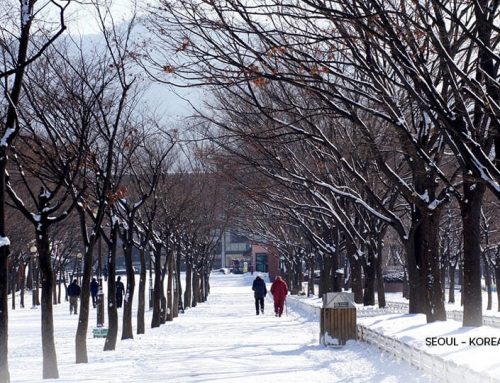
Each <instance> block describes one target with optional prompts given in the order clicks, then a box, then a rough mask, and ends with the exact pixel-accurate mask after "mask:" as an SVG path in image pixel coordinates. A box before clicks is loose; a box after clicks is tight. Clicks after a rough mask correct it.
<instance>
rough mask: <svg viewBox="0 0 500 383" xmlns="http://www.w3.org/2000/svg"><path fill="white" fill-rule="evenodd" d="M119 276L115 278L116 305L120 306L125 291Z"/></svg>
mask: <svg viewBox="0 0 500 383" xmlns="http://www.w3.org/2000/svg"><path fill="white" fill-rule="evenodd" d="M121 279H122V278H121V277H118V278H116V307H117V308H120V307H122V303H123V294H124V293H125V286H124V285H123V282H122V281H121Z"/></svg>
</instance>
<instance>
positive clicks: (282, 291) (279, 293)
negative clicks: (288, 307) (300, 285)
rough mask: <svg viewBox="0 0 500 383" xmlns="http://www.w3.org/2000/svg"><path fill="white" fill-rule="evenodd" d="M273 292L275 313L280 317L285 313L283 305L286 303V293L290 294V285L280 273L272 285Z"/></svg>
mask: <svg viewBox="0 0 500 383" xmlns="http://www.w3.org/2000/svg"><path fill="white" fill-rule="evenodd" d="M271 294H272V295H273V300H274V314H275V316H277V317H280V316H281V314H283V307H284V305H285V299H286V295H287V294H288V285H287V284H286V282H285V281H284V280H283V279H282V278H281V277H280V276H279V275H278V276H277V277H276V279H275V280H274V282H273V284H272V285H271Z"/></svg>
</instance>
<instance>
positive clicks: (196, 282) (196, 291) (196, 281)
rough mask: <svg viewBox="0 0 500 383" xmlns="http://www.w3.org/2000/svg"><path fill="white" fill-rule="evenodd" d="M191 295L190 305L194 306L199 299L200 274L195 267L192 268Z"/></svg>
mask: <svg viewBox="0 0 500 383" xmlns="http://www.w3.org/2000/svg"><path fill="white" fill-rule="evenodd" d="M192 288H193V297H192V303H191V307H196V306H197V305H198V302H199V301H200V274H199V271H198V270H197V268H193V287H192Z"/></svg>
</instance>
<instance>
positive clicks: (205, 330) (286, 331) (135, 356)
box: [9, 275, 431, 383]
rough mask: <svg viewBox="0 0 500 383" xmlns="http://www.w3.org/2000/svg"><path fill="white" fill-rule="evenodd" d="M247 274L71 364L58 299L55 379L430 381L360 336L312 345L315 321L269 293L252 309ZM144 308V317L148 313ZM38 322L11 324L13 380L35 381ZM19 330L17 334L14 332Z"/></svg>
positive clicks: (224, 280)
mask: <svg viewBox="0 0 500 383" xmlns="http://www.w3.org/2000/svg"><path fill="white" fill-rule="evenodd" d="M252 279H253V277H250V276H242V275H213V277H212V278H211V284H212V288H211V294H210V297H209V300H208V302H206V303H203V304H200V305H198V307H196V308H193V309H190V310H187V311H186V313H185V314H181V315H180V317H179V318H176V319H175V320H174V322H170V323H167V324H166V325H164V326H162V327H160V328H159V329H149V328H147V329H146V334H144V335H141V336H137V335H136V336H135V339H134V340H129V341H118V345H117V350H116V351H114V352H103V351H102V345H103V342H104V341H103V339H92V338H90V339H88V347H89V350H93V351H92V352H91V353H90V355H89V359H90V361H89V364H84V365H82V364H80V365H75V364H74V363H73V360H74V351H73V347H74V346H73V342H74V341H73V339H74V330H73V329H74V328H76V317H74V316H69V315H68V314H67V310H68V308H67V303H66V304H63V305H59V306H57V310H58V311H61V312H60V313H59V312H57V313H56V329H57V328H59V331H58V334H59V335H58V337H57V344H56V347H57V349H58V358H59V369H60V375H61V378H60V379H59V380H57V382H97V381H99V382H134V383H135V382H148V383H153V382H175V383H177V382H259V383H265V382H273V383H275V382H329V383H331V382H403V381H404V382H405V383H406V382H408V383H409V382H430V381H431V380H430V379H429V378H426V377H425V376H423V375H422V374H421V373H420V372H419V371H417V370H415V369H414V368H412V367H410V366H409V365H408V364H406V363H398V362H394V361H392V360H391V359H390V357H388V356H386V355H384V354H382V353H381V352H380V351H379V350H378V349H376V348H374V347H371V346H368V345H366V344H363V343H357V342H349V343H348V345H347V346H345V347H343V348H341V349H332V348H324V347H322V346H320V345H318V332H319V326H318V323H317V322H312V321H309V320H308V319H307V318H302V317H300V316H298V315H296V314H295V313H293V312H291V311H290V310H289V311H288V315H287V316H284V317H281V318H276V317H275V316H274V314H273V310H272V301H271V300H270V299H268V300H266V312H265V315H259V316H256V315H255V311H254V306H253V296H252V291H251V282H252ZM63 306H64V307H63ZM60 309H63V310H64V312H63V311H62V310H60ZM32 311H35V310H32ZM23 312H24V313H27V314H29V313H30V310H16V311H15V312H14V313H13V317H16V316H18V315H19V318H18V319H21V318H20V317H21V316H22V314H23ZM147 315H148V317H147V321H148V322H147V323H148V324H149V318H150V317H149V315H150V313H148V314H147ZM11 318H12V316H11ZM70 318H71V320H69V319H70ZM25 319H28V318H25ZM32 319H34V318H32ZM38 326H39V324H38V322H37V321H34V323H30V324H29V326H28V323H26V322H24V323H21V322H16V323H14V324H13V325H12V326H11V329H12V330H11V336H10V342H9V343H10V350H11V351H10V354H11V361H10V365H11V375H12V381H13V382H35V381H41V379H40V377H41V355H40V354H41V353H38V352H37V350H38V351H39V350H40V347H39V345H38V343H39V330H38V328H39V327H38ZM21 329H22V330H23V331H22V332H23V333H25V335H24V336H21V334H20V333H19V332H18V330H21ZM36 333H38V334H36ZM27 335H29V336H33V337H34V338H32V339H31V341H30V342H29V343H31V344H32V345H33V343H35V344H36V345H35V346H34V347H33V349H30V346H29V345H28V344H27V342H28V340H27V338H26V336H27ZM23 365H24V368H22V367H23Z"/></svg>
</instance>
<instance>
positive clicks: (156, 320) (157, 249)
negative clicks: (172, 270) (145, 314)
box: [151, 243, 161, 328]
mask: <svg viewBox="0 0 500 383" xmlns="http://www.w3.org/2000/svg"><path fill="white" fill-rule="evenodd" d="M153 254H154V268H155V281H154V289H153V316H152V318H151V328H155V327H160V324H161V320H160V316H161V315H160V313H161V307H160V299H161V245H160V244H158V243H156V244H155V246H154V251H153Z"/></svg>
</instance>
